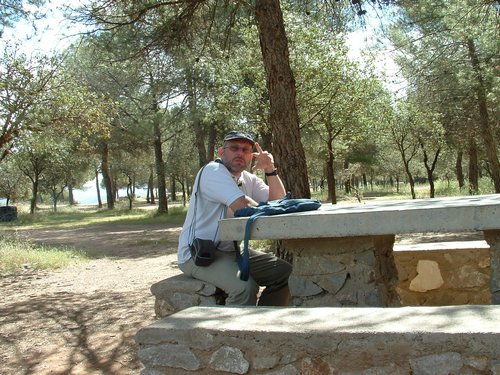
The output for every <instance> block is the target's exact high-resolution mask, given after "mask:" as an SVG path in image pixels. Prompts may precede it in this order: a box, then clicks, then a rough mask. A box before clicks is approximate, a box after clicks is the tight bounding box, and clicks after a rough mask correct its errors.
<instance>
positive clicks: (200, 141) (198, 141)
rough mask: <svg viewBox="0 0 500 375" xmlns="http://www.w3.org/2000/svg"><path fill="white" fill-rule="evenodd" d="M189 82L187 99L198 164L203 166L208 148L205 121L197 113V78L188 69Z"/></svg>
mask: <svg viewBox="0 0 500 375" xmlns="http://www.w3.org/2000/svg"><path fill="white" fill-rule="evenodd" d="M186 82H187V99H188V108H189V113H190V114H191V118H192V122H191V125H192V127H193V132H194V144H195V145H196V149H197V150H198V164H199V166H200V168H201V167H203V166H204V165H205V164H206V163H207V162H208V160H207V149H206V148H205V131H204V129H203V123H202V121H201V120H200V118H199V116H198V114H197V112H198V111H197V107H198V105H197V95H196V80H195V79H194V78H193V75H192V72H191V71H188V72H187V74H186Z"/></svg>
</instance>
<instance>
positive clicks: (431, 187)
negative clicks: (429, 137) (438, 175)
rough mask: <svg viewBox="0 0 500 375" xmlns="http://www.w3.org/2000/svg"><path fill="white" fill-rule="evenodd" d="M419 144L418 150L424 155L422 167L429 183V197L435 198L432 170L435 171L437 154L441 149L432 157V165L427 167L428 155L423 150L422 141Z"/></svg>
mask: <svg viewBox="0 0 500 375" xmlns="http://www.w3.org/2000/svg"><path fill="white" fill-rule="evenodd" d="M419 143H420V148H421V149H422V152H423V154H424V166H425V170H426V171H427V181H429V197H430V198H435V196H436V188H435V186H434V170H435V169H436V164H437V161H438V158H439V153H440V152H441V148H438V149H437V151H436V154H435V155H434V159H433V160H432V163H431V164H430V165H429V155H428V154H427V151H426V150H425V145H424V141H423V140H422V139H419Z"/></svg>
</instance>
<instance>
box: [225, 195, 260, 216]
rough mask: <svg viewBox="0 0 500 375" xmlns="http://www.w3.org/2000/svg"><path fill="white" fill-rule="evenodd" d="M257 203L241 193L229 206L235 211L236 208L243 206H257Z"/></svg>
mask: <svg viewBox="0 0 500 375" xmlns="http://www.w3.org/2000/svg"><path fill="white" fill-rule="evenodd" d="M257 205H258V203H257V202H255V201H254V200H253V199H252V198H250V197H249V196H247V195H242V196H241V197H239V198H237V199H236V200H235V201H233V203H231V204H230V205H229V208H230V209H231V211H233V212H235V211H236V210H239V209H240V208H245V207H249V206H257Z"/></svg>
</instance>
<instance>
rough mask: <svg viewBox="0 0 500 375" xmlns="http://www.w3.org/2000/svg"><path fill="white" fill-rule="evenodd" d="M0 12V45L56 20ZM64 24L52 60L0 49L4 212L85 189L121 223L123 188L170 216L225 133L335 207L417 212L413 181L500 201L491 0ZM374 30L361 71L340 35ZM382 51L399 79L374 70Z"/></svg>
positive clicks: (43, 5) (156, 8) (82, 14)
mask: <svg viewBox="0 0 500 375" xmlns="http://www.w3.org/2000/svg"><path fill="white" fill-rule="evenodd" d="M2 4H5V5H3V9H2V10H0V17H1V18H0V27H1V30H2V31H3V30H5V29H7V28H12V27H13V26H15V24H16V22H18V21H19V20H20V19H21V18H24V19H25V20H32V21H35V20H36V19H38V18H43V17H44V15H46V12H47V11H48V9H50V7H51V2H50V1H44V0H27V1H21V0H7V1H4V2H2ZM52 6H53V5H52ZM61 11H62V12H63V14H64V15H65V17H66V18H67V19H68V20H70V21H71V22H74V24H73V25H74V30H75V31H74V34H78V37H77V38H75V40H74V42H73V43H72V44H71V45H69V46H68V47H65V48H64V49H62V50H58V51H57V52H55V53H51V54H46V53H41V52H32V53H27V52H26V51H25V50H24V49H23V48H22V46H23V41H21V40H19V41H17V42H16V41H11V40H2V39H1V37H0V41H1V42H2V44H3V45H4V47H5V48H4V50H3V53H2V55H1V56H0V121H1V124H0V125H1V129H0V197H3V198H5V199H6V204H7V205H8V204H10V203H13V202H14V203H15V202H18V201H22V200H29V201H30V212H31V213H34V212H35V210H36V207H37V204H38V203H39V202H40V200H41V199H45V200H48V199H50V200H51V202H52V204H53V208H54V210H56V209H57V203H58V202H59V201H60V200H61V199H65V200H67V201H69V203H70V204H74V203H76V202H75V200H74V198H73V190H74V189H76V188H81V187H82V186H83V185H84V184H85V183H86V182H87V181H89V180H92V179H95V180H96V191H97V194H98V201H99V207H102V206H103V202H104V203H105V205H106V207H107V208H109V209H112V208H114V207H115V202H116V199H117V196H118V194H117V192H118V191H119V189H125V190H126V192H127V196H128V197H129V207H132V204H133V201H134V196H135V189H136V188H138V187H143V188H145V189H146V190H147V191H148V194H147V201H148V202H150V203H152V204H155V205H157V207H158V212H159V213H168V208H169V202H172V201H178V200H180V199H182V201H183V202H184V204H186V202H187V199H188V197H189V194H190V189H191V186H192V183H193V180H194V177H195V175H196V173H197V171H198V169H199V168H200V166H202V165H204V164H205V163H207V162H208V161H210V160H212V159H213V157H214V155H215V153H216V150H217V147H218V145H220V143H221V140H222V138H223V137H224V134H226V133H227V132H228V131H229V130H233V129H241V130H244V131H247V132H249V133H251V134H252V135H254V136H255V138H256V139H257V140H258V141H259V142H260V143H261V144H262V145H263V148H264V149H267V150H269V151H270V152H272V153H273V155H274V156H275V161H276V166H277V168H278V169H279V172H280V175H281V176H282V178H283V181H284V183H285V186H286V188H287V190H289V191H291V192H292V194H293V195H294V196H296V197H308V196H310V195H311V193H312V194H322V196H324V200H327V201H330V202H332V203H336V202H337V200H338V196H339V191H341V192H343V193H345V194H348V195H349V194H351V195H356V196H358V197H359V196H360V195H362V194H366V193H367V192H370V191H374V190H377V189H379V190H380V189H383V190H385V191H388V190H391V189H392V190H396V191H397V190H399V189H400V186H402V185H404V186H405V187H408V190H409V192H410V196H411V197H412V198H417V190H416V188H415V186H416V184H417V183H419V182H420V183H425V184H426V185H427V186H428V189H427V190H426V195H427V196H430V197H434V196H435V195H436V182H443V183H444V184H445V185H446V186H447V187H448V188H447V189H444V190H442V192H443V194H451V193H452V192H453V193H459V194H478V193H491V192H495V193H500V166H499V159H498V153H499V142H498V140H499V139H500V125H499V121H498V99H499V96H498V90H499V87H500V86H499V84H498V81H499V75H500V68H499V67H500V64H499V61H498V56H499V53H498V52H499V50H498V47H499V45H498V40H500V38H499V37H498V30H499V28H498V17H499V5H498V2H497V1H494V0H486V1H485V0H481V1H479V0H454V1H445V0H422V1H418V2H415V1H382V0H378V1H362V0H352V1H346V0H341V1H334V2H315V1H288V0H281V1H279V0H256V1H255V2H240V1H235V2H228V1H221V0H196V1H187V0H186V1H172V2H170V1H166V2H156V1H149V0H136V1H132V0H130V1H129V0H115V1H109V0H97V1H88V2H83V3H82V5H80V6H78V7H71V6H64V7H62V8H61ZM374 20H377V26H376V28H374V26H373V22H374ZM368 26H369V27H370V30H372V32H373V36H374V40H376V41H378V42H379V43H378V44H377V43H375V44H372V45H371V48H370V49H366V50H365V53H364V54H363V55H362V57H361V58H357V59H354V58H352V57H351V56H352V55H350V54H349V45H348V43H347V41H348V37H349V35H350V33H352V32H353V31H356V30H364V29H366V28H367V27H368ZM388 47H389V50H390V51H391V53H390V57H391V59H392V60H393V61H394V62H395V64H396V65H395V66H396V67H397V70H396V71H394V72H392V73H393V76H392V77H388V76H384V75H383V74H381V71H382V72H384V70H381V69H380V66H379V64H380V61H381V54H387V51H388ZM382 61H383V60H382ZM401 82H403V83H404V85H403V86H401V85H400V84H401ZM396 83H398V84H399V85H397V86H396V85H395V84H396ZM101 189H103V195H105V197H104V199H101Z"/></svg>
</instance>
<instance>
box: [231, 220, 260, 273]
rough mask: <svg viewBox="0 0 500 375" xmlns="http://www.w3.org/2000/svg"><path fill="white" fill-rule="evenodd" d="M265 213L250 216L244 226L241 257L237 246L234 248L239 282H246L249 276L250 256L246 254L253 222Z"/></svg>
mask: <svg viewBox="0 0 500 375" xmlns="http://www.w3.org/2000/svg"><path fill="white" fill-rule="evenodd" d="M265 214H266V213H265V212H257V213H256V214H253V215H252V216H250V217H249V218H248V220H247V223H246V225H245V236H244V237H243V255H242V254H241V251H240V249H239V247H238V246H235V247H236V262H237V263H238V268H239V269H240V280H243V281H247V280H248V277H249V275H250V254H249V252H248V241H249V240H250V232H251V231H252V224H253V222H254V221H255V220H256V219H257V218H258V217H259V216H264V215H265Z"/></svg>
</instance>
